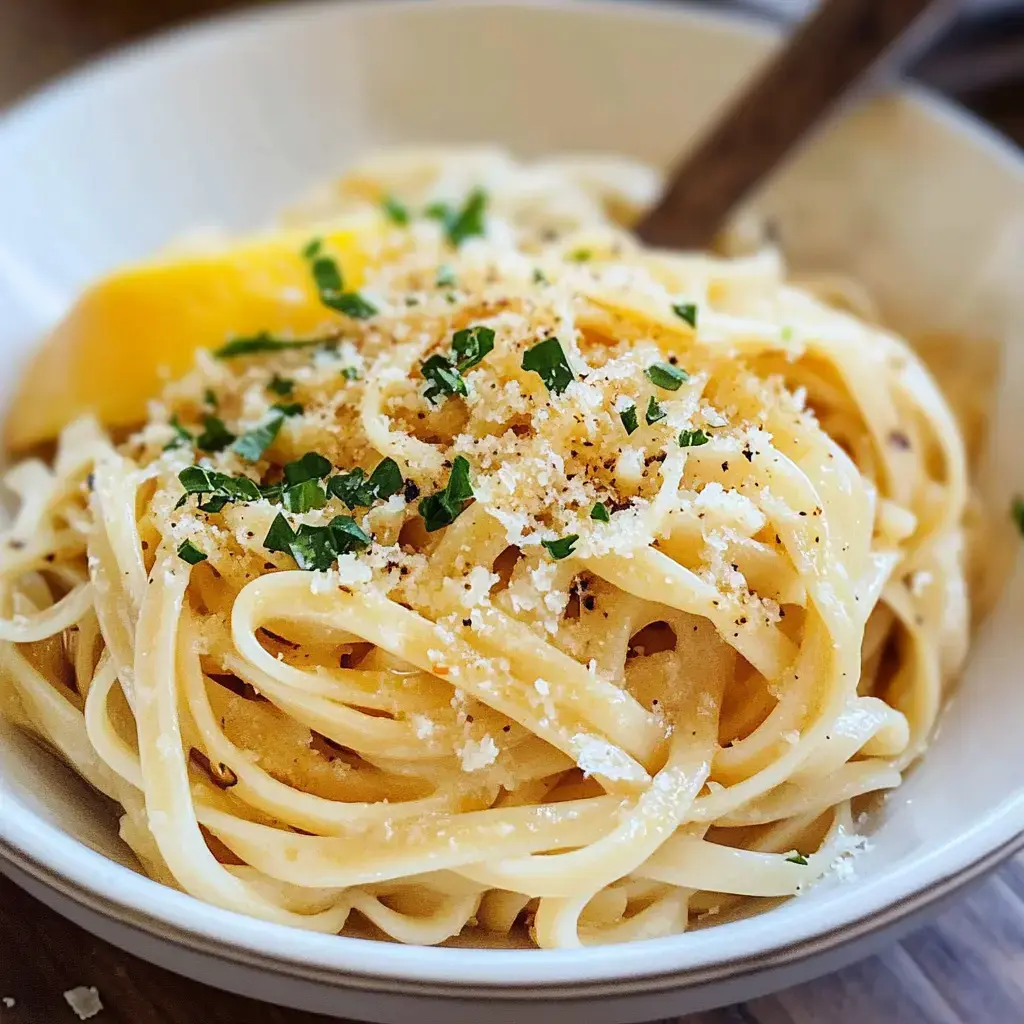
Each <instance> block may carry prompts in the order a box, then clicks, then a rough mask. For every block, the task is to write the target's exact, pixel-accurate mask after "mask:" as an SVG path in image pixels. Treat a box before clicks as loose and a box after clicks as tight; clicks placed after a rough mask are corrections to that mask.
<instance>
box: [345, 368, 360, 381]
mask: <svg viewBox="0 0 1024 1024" xmlns="http://www.w3.org/2000/svg"><path fill="white" fill-rule="evenodd" d="M341 375H342V377H344V378H345V380H362V377H361V376H360V373H359V371H358V370H357V369H356V368H355V367H354V366H345V367H343V368H342V371H341Z"/></svg>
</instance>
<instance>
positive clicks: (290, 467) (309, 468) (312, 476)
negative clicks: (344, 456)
mask: <svg viewBox="0 0 1024 1024" xmlns="http://www.w3.org/2000/svg"><path fill="white" fill-rule="evenodd" d="M331 469H332V466H331V461H330V459H325V458H324V457H323V456H322V455H321V454H319V452H306V454H305V455H303V456H302V458H301V459H296V460H295V461H294V462H287V463H285V467H284V478H285V480H287V481H288V484H289V486H290V485H292V484H301V483H303V482H305V481H306V480H319V479H321V478H322V477H325V476H327V475H328V473H330V471H331Z"/></svg>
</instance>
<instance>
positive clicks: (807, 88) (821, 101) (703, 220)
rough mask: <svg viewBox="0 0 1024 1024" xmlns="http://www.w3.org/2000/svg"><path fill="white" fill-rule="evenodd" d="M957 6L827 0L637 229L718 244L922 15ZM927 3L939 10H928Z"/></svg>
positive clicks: (649, 238)
mask: <svg viewBox="0 0 1024 1024" xmlns="http://www.w3.org/2000/svg"><path fill="white" fill-rule="evenodd" d="M953 7H955V4H954V3H952V2H948V0H823V3H822V5H821V7H820V8H819V10H818V12H817V13H816V14H814V15H813V16H812V17H811V18H810V19H809V20H808V21H806V22H805V23H804V25H803V26H802V27H800V28H798V29H797V30H796V33H795V35H794V36H793V37H792V39H790V40H789V42H788V43H787V44H785V46H784V49H783V51H782V52H781V54H780V55H778V56H777V57H776V58H774V59H773V60H771V61H770V63H769V66H768V68H767V70H765V71H764V72H762V73H761V74H759V75H757V76H755V78H754V80H753V82H752V83H751V84H750V85H749V86H748V87H747V88H746V89H745V90H744V91H743V94H742V95H741V96H740V98H739V100H738V101H737V102H736V103H735V104H734V105H733V106H732V108H731V109H730V110H729V112H728V113H727V114H726V116H724V117H723V118H721V119H720V120H719V121H718V122H717V123H716V125H715V127H713V128H712V130H711V131H710V133H709V134H708V135H707V136H706V137H705V138H704V139H703V140H702V141H701V142H700V143H699V144H698V146H697V148H696V149H695V150H693V152H692V153H691V154H690V155H689V156H688V157H686V158H685V160H684V161H683V163H682V164H681V165H680V166H679V167H677V168H676V169H675V171H674V172H673V174H672V177H671V179H670V182H669V185H668V188H667V190H666V191H665V193H664V195H663V196H662V199H661V201H660V203H659V204H658V205H657V206H656V207H655V208H654V209H653V210H651V211H650V212H649V213H648V214H647V216H646V217H645V219H644V220H643V222H642V223H641V224H640V225H639V226H638V227H637V234H638V235H639V236H640V237H641V238H642V239H643V240H644V241H645V242H648V243H649V244H651V245H659V246H672V247H674V248H693V249H702V248H707V247H709V246H710V245H711V242H712V240H713V239H714V237H715V235H716V234H717V232H718V230H719V228H720V227H721V226H722V224H723V223H724V221H725V218H726V216H727V215H728V214H729V212H730V211H731V210H732V209H733V208H734V207H735V206H736V205H737V204H738V203H739V202H740V200H742V199H743V198H744V197H745V196H746V195H747V193H748V192H749V191H750V190H751V189H752V188H753V186H754V185H756V184H757V183H758V182H759V181H760V180H761V179H762V178H764V177H766V176H767V174H768V173H769V172H770V171H771V170H772V169H773V168H774V167H775V166H776V165H777V164H778V163H779V161H780V160H781V159H782V157H784V156H785V155H786V153H787V152H789V150H790V149H791V148H792V147H793V145H794V144H795V143H796V142H797V141H798V140H799V139H800V138H801V137H802V136H803V135H804V133H805V132H806V131H807V130H808V129H809V128H810V127H811V126H812V125H813V124H814V123H815V122H816V121H817V120H818V119H819V118H820V117H821V116H822V115H823V114H825V113H826V112H827V111H828V110H829V109H830V108H831V107H832V105H833V104H834V103H835V102H836V100H838V99H839V98H840V97H841V96H842V95H843V94H844V93H845V92H846V91H847V90H848V89H849V87H850V85H851V84H852V83H853V82H854V81H855V80H856V79H857V78H859V77H860V76H861V75H862V74H863V73H864V72H865V71H866V70H867V69H868V68H870V67H871V66H872V65H873V64H875V63H876V62H877V60H878V59H879V58H880V57H881V56H882V55H883V54H886V53H887V52H888V51H889V50H890V49H891V48H892V46H893V44H894V43H895V42H896V40H898V39H900V37H901V36H904V35H905V34H906V33H907V32H908V30H909V29H910V28H911V27H915V23H916V22H918V21H919V20H920V22H921V23H920V25H917V26H916V28H917V29H920V30H922V31H923V30H925V29H926V28H928V27H933V28H934V27H935V26H937V25H939V24H941V23H944V21H943V20H940V19H944V18H945V15H946V14H947V13H948V10H947V9H951V8H953ZM926 11H927V12H928V13H929V14H930V15H931V17H929V18H923V17H922V16H923V15H924V14H925V12H926ZM916 34H917V33H916V31H915V35H916Z"/></svg>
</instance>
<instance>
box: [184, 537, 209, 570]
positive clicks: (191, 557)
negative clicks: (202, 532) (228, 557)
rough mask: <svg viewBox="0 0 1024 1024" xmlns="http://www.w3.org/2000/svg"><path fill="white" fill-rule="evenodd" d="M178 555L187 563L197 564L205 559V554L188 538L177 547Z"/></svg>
mask: <svg viewBox="0 0 1024 1024" xmlns="http://www.w3.org/2000/svg"><path fill="white" fill-rule="evenodd" d="M178 557H179V558H180V559H182V560H183V561H186V562H188V564H189V565H198V564H199V563H200V562H205V561H206V555H205V554H204V553H203V552H202V551H200V550H199V548H197V547H196V546H195V544H193V543H192V541H190V540H186V541H184V542H183V543H182V545H181V547H179V548H178Z"/></svg>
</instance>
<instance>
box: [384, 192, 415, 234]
mask: <svg viewBox="0 0 1024 1024" xmlns="http://www.w3.org/2000/svg"><path fill="white" fill-rule="evenodd" d="M380 205H381V208H382V209H383V210H384V212H385V213H386V214H387V215H388V218H389V219H390V220H391V222H392V223H394V224H398V225H399V226H401V227H405V225H406V224H408V223H409V207H408V206H406V205H405V203H403V202H402V201H401V200H400V199H396V198H395V197H394V196H385V197H384V198H383V199H382V200H381V204H380Z"/></svg>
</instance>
